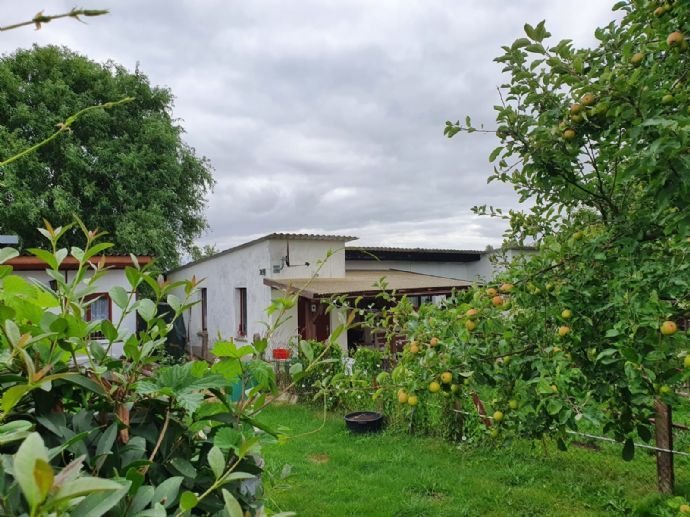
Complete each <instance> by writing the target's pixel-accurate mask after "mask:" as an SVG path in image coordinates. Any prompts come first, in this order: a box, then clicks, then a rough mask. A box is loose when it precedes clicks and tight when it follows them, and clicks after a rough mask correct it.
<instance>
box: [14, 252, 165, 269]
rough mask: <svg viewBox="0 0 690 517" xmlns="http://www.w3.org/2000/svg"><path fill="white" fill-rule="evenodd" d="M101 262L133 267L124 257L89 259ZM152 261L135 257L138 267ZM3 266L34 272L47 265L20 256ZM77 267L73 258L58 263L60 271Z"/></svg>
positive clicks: (114, 265)
mask: <svg viewBox="0 0 690 517" xmlns="http://www.w3.org/2000/svg"><path fill="white" fill-rule="evenodd" d="M101 261H103V264H104V266H105V267H108V268H111V269H124V268H126V267H127V266H133V265H134V262H133V261H132V258H131V257H129V256H124V255H96V256H95V257H91V258H90V259H89V263H90V264H93V265H96V264H98V263H99V262H101ZM152 261H153V258H152V257H150V256H148V255H142V256H138V257H137V262H139V264H140V265H144V264H149V263H150V262H152ZM4 265H7V266H12V268H13V269H14V270H15V271H35V270H43V269H46V268H47V267H49V266H48V264H46V263H45V262H44V261H43V260H41V259H40V258H38V257H34V256H21V257H15V258H13V259H10V260H8V261H7V262H5V263H4ZM78 266H79V261H77V259H75V258H74V257H65V259H64V260H63V261H62V262H61V263H60V269H63V270H64V269H77V267H78Z"/></svg>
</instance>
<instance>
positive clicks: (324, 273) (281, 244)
mask: <svg viewBox="0 0 690 517" xmlns="http://www.w3.org/2000/svg"><path fill="white" fill-rule="evenodd" d="M269 243H270V244H269V252H270V260H271V268H270V270H268V271H267V276H268V277H269V278H275V279H285V278H311V277H312V276H314V275H316V274H318V276H319V277H323V278H342V277H344V276H345V248H344V245H345V243H344V242H343V241H337V240H333V241H330V240H329V241H320V240H319V241H309V240H303V241H300V240H290V264H291V265H290V267H288V266H285V267H282V269H281V270H280V272H278V273H274V272H273V266H278V267H281V266H283V264H284V261H282V258H283V257H285V256H286V253H287V242H286V241H285V240H271V241H269ZM329 252H332V255H331V256H330V257H328V254H329ZM306 262H309V265H308V266H305V265H303V264H305V263H306Z"/></svg>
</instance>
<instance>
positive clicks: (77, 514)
mask: <svg viewBox="0 0 690 517" xmlns="http://www.w3.org/2000/svg"><path fill="white" fill-rule="evenodd" d="M118 483H120V484H121V487H122V488H120V489H117V490H113V491H112V492H110V493H109V494H103V493H102V492H98V493H94V494H89V495H87V496H86V497H85V498H84V499H83V500H82V501H81V502H80V503H79V504H78V505H77V506H75V507H74V509H73V510H72V511H71V512H70V516H71V517H97V516H101V515H104V514H105V513H106V512H107V511H108V510H110V509H111V508H112V507H113V506H115V505H116V504H117V503H118V502H119V501H120V499H122V498H123V497H125V496H126V495H127V492H128V491H129V487H130V482H129V481H122V480H118Z"/></svg>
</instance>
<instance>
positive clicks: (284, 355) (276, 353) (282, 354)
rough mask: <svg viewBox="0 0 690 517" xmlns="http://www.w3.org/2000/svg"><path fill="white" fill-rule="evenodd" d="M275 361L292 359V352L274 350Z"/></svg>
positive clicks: (281, 349) (284, 349)
mask: <svg viewBox="0 0 690 517" xmlns="http://www.w3.org/2000/svg"><path fill="white" fill-rule="evenodd" d="M273 359H290V350H289V349H287V348H274V349H273Z"/></svg>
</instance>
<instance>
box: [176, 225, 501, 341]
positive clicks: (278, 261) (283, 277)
mask: <svg viewBox="0 0 690 517" xmlns="http://www.w3.org/2000/svg"><path fill="white" fill-rule="evenodd" d="M353 240H356V238H355V237H349V236H341V235H312V234H288V233H273V234H270V235H266V236H264V237H261V238H259V239H256V240H253V241H251V242H247V243H245V244H241V245H239V246H236V247H234V248H230V249H228V250H225V251H222V252H220V253H217V254H215V255H213V256H210V257H206V258H203V259H201V260H197V261H195V262H191V263H189V264H186V265H184V266H181V267H179V268H176V269H173V270H171V271H169V272H168V274H167V278H168V279H169V280H171V281H179V280H184V279H189V278H191V277H192V276H194V277H196V278H197V279H204V281H203V282H202V284H201V287H200V290H199V292H198V295H197V296H198V299H197V301H199V302H200V303H198V304H197V305H195V306H194V307H192V309H190V310H189V312H188V313H187V314H186V315H185V324H186V327H187V332H188V342H189V343H190V345H191V346H192V349H193V350H194V351H195V353H199V354H200V355H205V352H206V347H207V346H208V343H209V341H210V342H211V343H213V342H214V341H215V340H216V339H217V338H218V337H222V338H226V339H227V338H233V339H235V340H236V341H240V342H241V341H250V340H251V339H252V338H253V336H255V335H264V334H265V331H266V328H267V324H269V323H270V319H269V316H268V315H267V314H266V308H267V307H268V306H269V305H270V303H271V301H272V300H274V299H275V298H277V297H281V296H284V295H285V292H289V291H291V292H295V291H296V290H299V291H300V297H299V301H298V303H297V304H296V306H295V307H294V308H292V309H291V310H290V311H289V313H288V314H286V316H287V320H286V322H285V324H283V325H282V326H280V328H279V329H278V330H277V332H275V333H274V334H273V336H272V339H271V343H270V347H271V348H283V347H286V346H288V345H289V344H290V343H292V342H294V341H295V340H296V339H297V338H303V339H318V340H320V339H325V338H326V337H327V336H328V335H329V334H330V331H331V330H332V329H334V328H335V327H336V326H337V325H339V324H340V323H341V322H342V320H343V318H344V314H343V313H342V312H339V311H337V310H336V311H331V312H330V313H327V312H326V310H325V308H326V306H325V304H323V303H321V302H322V300H324V299H328V298H330V297H331V296H333V295H345V296H348V297H355V296H363V297H365V298H372V299H373V298H374V297H375V296H376V294H378V293H379V292H380V289H379V287H377V286H376V284H377V283H378V281H379V280H380V279H381V278H385V281H386V283H387V285H388V289H390V290H395V291H396V292H397V293H400V294H405V295H407V296H408V297H411V298H412V299H413V302H416V303H422V302H425V301H430V300H434V299H435V297H443V296H446V295H448V294H450V293H451V292H452V291H453V290H454V289H462V288H466V287H468V286H469V285H471V283H472V282H481V281H482V280H485V279H488V278H489V277H490V276H492V272H493V266H492V264H491V261H490V260H489V258H490V257H489V254H488V253H485V252H482V251H470V250H432V249H415V248H373V247H363V248H358V247H356V246H348V247H346V243H348V242H351V241H353ZM348 339H350V340H351V341H352V340H354V339H356V340H358V341H364V342H365V343H367V344H371V343H372V342H373V341H374V336H371V335H368V334H367V333H364V334H359V335H353V334H350V336H349V338H348V335H347V334H345V333H343V334H342V335H341V336H340V338H339V344H340V345H341V347H342V348H343V349H346V348H347V347H348ZM349 344H352V343H349Z"/></svg>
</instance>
